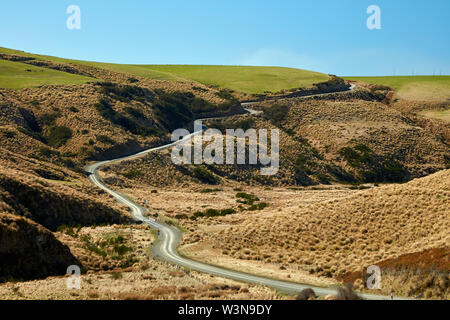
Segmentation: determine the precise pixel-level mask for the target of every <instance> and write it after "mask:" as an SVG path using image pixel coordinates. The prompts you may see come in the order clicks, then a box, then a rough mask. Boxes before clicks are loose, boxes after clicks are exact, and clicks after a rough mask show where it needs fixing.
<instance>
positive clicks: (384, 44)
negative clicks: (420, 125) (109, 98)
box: [0, 0, 450, 75]
mask: <svg viewBox="0 0 450 320" xmlns="http://www.w3.org/2000/svg"><path fill="white" fill-rule="evenodd" d="M71 4H75V5H78V6H79V7H80V8H81V13H82V17H81V30H72V31H71V30H68V29H67V28H66V20H67V18H68V16H69V15H68V14H66V9H67V7H68V6H69V5H71ZM372 4H375V5H378V6H379V7H380V8H381V19H382V20H381V23H382V29H381V30H368V29H367V27H366V20H367V18H368V14H367V13H366V9H367V7H368V6H369V5H372ZM449 12H450V1H449V0H428V1H423V0H418V1H416V0H414V1H413V0H370V1H366V0H320V1H317V0H315V1H313V0H311V1H303V0H278V1H270V2H269V1H266V0H265V1H261V0H258V1H254V0H240V1H235V0H227V1H216V0H190V1H188V0H183V1H178V0H177V1H175V0H165V1H162V0H127V1H115V0H114V1H105V0H71V1H65V0H53V1H51V0H40V1H34V0H28V1H16V0H15V1H12V0H2V3H1V6H0V46H3V47H8V48H13V49H19V50H25V51H28V52H33V53H41V54H48V55H54V56H60V57H65V58H74V59H83V60H95V61H104V62H118V63H135V64H138V63H139V64H219V65H230V64H231V65H269V66H271V65H276V66H286V67H298V68H304V69H310V70H316V71H321V72H325V73H333V74H338V75H392V74H396V75H401V74H405V75H411V74H412V73H414V74H433V73H436V74H440V73H442V74H450V41H449V39H450V19H449Z"/></svg>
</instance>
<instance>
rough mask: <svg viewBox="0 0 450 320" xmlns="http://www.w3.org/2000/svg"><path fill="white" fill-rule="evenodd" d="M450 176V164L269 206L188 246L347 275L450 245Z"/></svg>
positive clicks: (212, 254) (220, 255)
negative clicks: (393, 181) (404, 179)
mask: <svg viewBox="0 0 450 320" xmlns="http://www.w3.org/2000/svg"><path fill="white" fill-rule="evenodd" d="M449 183H450V170H446V171H441V172H439V173H436V174H434V175H431V176H429V177H425V178H421V179H416V180H413V181H411V182H409V183H407V184H403V185H386V186H381V187H377V188H373V189H371V190H367V191H359V192H356V193H355V194H354V195H351V196H348V197H345V198H341V199H335V200H331V201H324V202H319V203H313V204H310V205H306V206H303V207H294V206H287V207H284V208H282V209H281V211H277V210H273V209H271V207H269V208H268V209H266V210H265V211H263V212H262V213H260V214H258V215H251V216H242V215H241V216H240V217H239V220H237V219H236V220H235V221H234V223H230V222H231V221H230V222H228V223H224V222H223V221H221V222H222V223H220V224H219V223H217V224H216V225H215V226H211V227H209V228H208V229H207V230H204V229H203V230H197V231H194V232H192V233H189V234H188V235H187V236H186V237H185V239H184V243H185V246H184V247H183V249H182V251H183V252H184V253H185V254H188V255H189V256H192V257H194V258H196V259H201V260H207V261H209V262H215V263H216V264H226V265H227V266H233V267H239V266H240V267H241V268H242V267H243V263H241V261H244V262H245V265H249V264H253V265H255V268H256V266H259V267H260V268H261V267H262V266H263V265H264V263H271V264H275V265H278V266H279V268H280V269H289V270H290V272H295V271H293V270H296V269H297V270H300V271H303V272H307V273H310V274H312V275H316V276H319V277H323V278H339V277H340V276H342V275H344V274H346V273H347V272H350V271H358V270H361V268H362V267H365V266H368V265H371V264H376V263H378V262H380V261H382V260H386V259H393V258H396V257H399V256H401V255H404V254H405V253H414V252H418V251H421V250H427V249H432V248H440V247H442V246H446V245H448V243H449V235H448V230H449V228H450V220H449V217H448V213H449V211H448V208H450V203H449V199H450V193H449V189H450V185H449ZM224 219H232V217H227V218H224ZM227 257H228V258H227ZM252 261H253V262H252ZM280 273H281V272H280ZM404 293H406V294H409V293H408V292H404Z"/></svg>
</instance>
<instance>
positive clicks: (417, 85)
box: [344, 76, 450, 101]
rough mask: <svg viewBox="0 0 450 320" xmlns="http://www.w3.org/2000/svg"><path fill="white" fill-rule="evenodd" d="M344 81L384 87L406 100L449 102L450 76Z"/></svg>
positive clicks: (348, 78) (374, 78)
mask: <svg viewBox="0 0 450 320" xmlns="http://www.w3.org/2000/svg"><path fill="white" fill-rule="evenodd" d="M344 79H346V80H354V81H361V82H365V83H370V84H380V85H386V86H389V87H391V88H394V89H395V90H396V91H397V96H398V98H401V99H406V100H424V101H445V100H450V76H397V77H345V78H344Z"/></svg>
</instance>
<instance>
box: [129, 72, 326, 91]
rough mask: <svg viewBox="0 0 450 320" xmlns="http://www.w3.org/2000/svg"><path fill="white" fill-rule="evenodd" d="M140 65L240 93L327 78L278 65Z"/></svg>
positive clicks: (277, 88) (313, 81)
mask: <svg viewBox="0 0 450 320" xmlns="http://www.w3.org/2000/svg"><path fill="white" fill-rule="evenodd" d="M135 67H136V66H135ZM142 68H146V69H147V70H151V71H156V72H161V73H164V74H172V75H175V76H177V77H181V78H184V79H190V80H194V81H197V82H200V83H203V84H206V85H213V86H218V87H223V88H229V89H232V90H234V91H237V92H244V93H264V92H273V93H274V92H278V91H281V90H288V89H292V88H299V87H308V86H311V85H312V84H314V83H317V82H324V81H327V80H328V78H329V77H328V75H325V74H323V73H318V72H312V71H307V70H301V69H292V68H282V67H248V66H201V65H148V66H142Z"/></svg>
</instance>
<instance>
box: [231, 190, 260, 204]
mask: <svg viewBox="0 0 450 320" xmlns="http://www.w3.org/2000/svg"><path fill="white" fill-rule="evenodd" d="M236 198H241V199H245V202H244V203H245V204H248V205H253V204H254V203H255V201H259V198H258V197H257V196H255V195H253V194H248V193H245V192H239V193H237V194H236Z"/></svg>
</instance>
